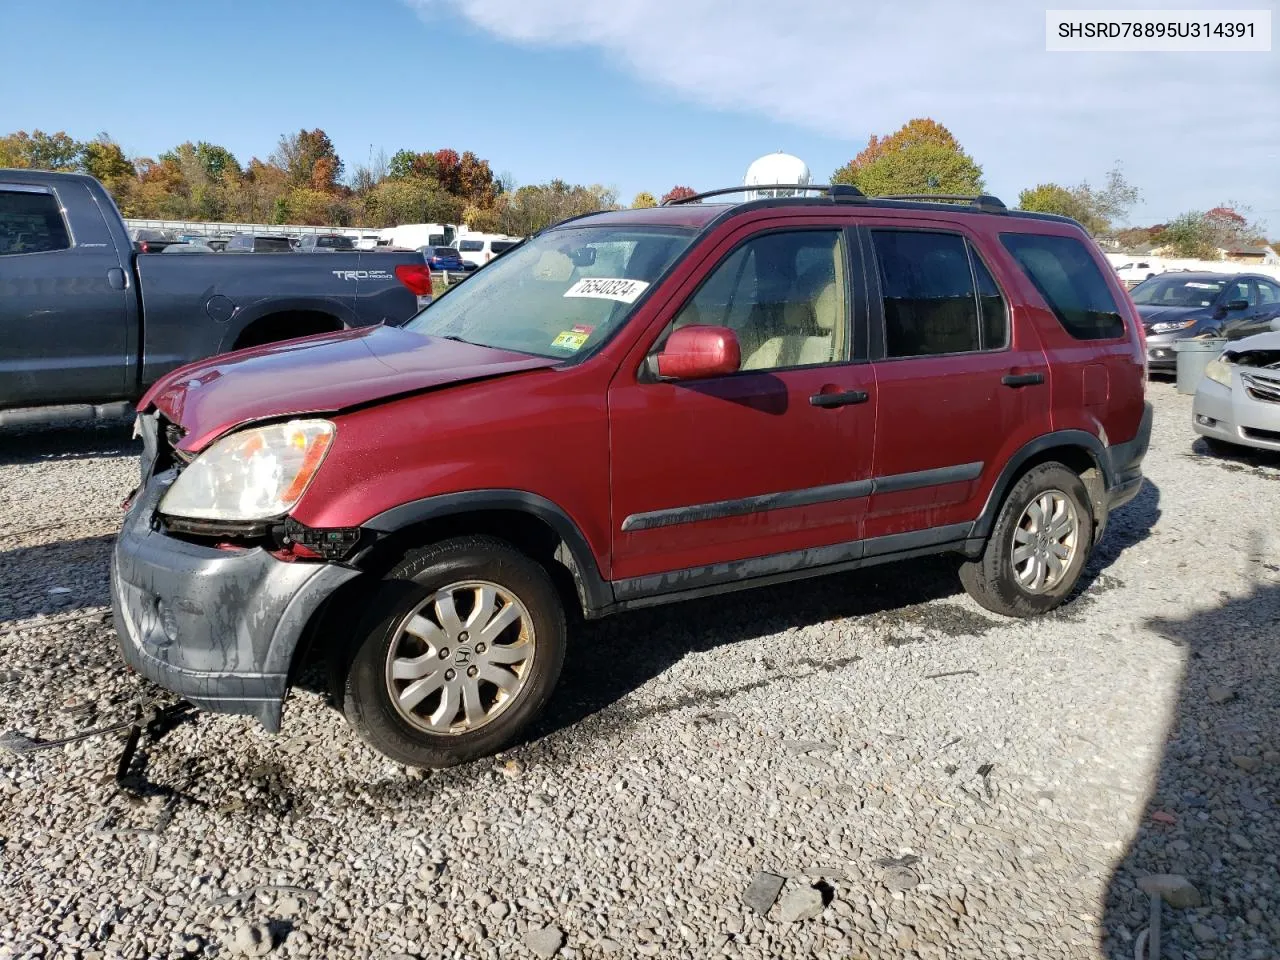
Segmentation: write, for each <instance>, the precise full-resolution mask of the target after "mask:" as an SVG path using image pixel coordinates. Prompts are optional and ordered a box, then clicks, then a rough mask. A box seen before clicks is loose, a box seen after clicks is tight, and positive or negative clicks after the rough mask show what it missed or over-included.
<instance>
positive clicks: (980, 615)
mask: <svg viewBox="0 0 1280 960" xmlns="http://www.w3.org/2000/svg"><path fill="white" fill-rule="evenodd" d="M1159 518H1160V490H1159V488H1158V487H1157V486H1156V485H1155V484H1153V483H1152V482H1151V481H1150V480H1148V481H1145V482H1144V483H1143V485H1142V489H1141V490H1140V491H1139V492H1138V495H1137V496H1136V497H1135V498H1134V499H1133V500H1132V501H1131V502H1130V503H1129V504H1127V505H1126V506H1125V507H1124V508H1123V509H1122V510H1120V511H1117V513H1116V515H1115V516H1114V517H1113V518H1112V521H1111V524H1110V525H1109V527H1108V529H1107V533H1106V535H1105V536H1104V537H1103V540H1102V542H1101V544H1099V546H1098V548H1097V550H1096V551H1095V552H1094V555H1093V557H1092V559H1091V560H1090V562H1089V566H1088V567H1087V568H1086V570H1085V573H1084V576H1083V577H1082V578H1081V581H1080V585H1079V586H1078V587H1077V589H1076V591H1075V593H1074V594H1073V596H1072V598H1071V599H1070V600H1069V601H1068V602H1067V604H1066V605H1064V607H1063V608H1061V609H1062V610H1063V611H1064V614H1065V615H1067V616H1071V615H1073V614H1072V611H1073V608H1074V607H1076V605H1077V604H1078V602H1079V601H1080V600H1082V599H1085V598H1086V595H1087V594H1088V593H1089V591H1090V590H1094V591H1096V590H1100V589H1111V588H1113V587H1115V586H1119V585H1120V582H1119V581H1115V580H1114V578H1110V579H1107V577H1106V574H1105V570H1106V569H1107V568H1108V567H1110V566H1111V565H1112V564H1113V563H1114V562H1115V561H1116V559H1117V558H1118V557H1119V556H1120V554H1121V553H1122V552H1123V551H1125V550H1127V549H1129V548H1131V547H1133V546H1134V545H1136V544H1138V543H1141V542H1142V541H1143V540H1145V539H1146V538H1147V537H1148V536H1149V535H1150V532H1151V529H1152V527H1154V526H1155V524H1156V521H1157V520H1159ZM958 564H959V560H958V558H955V557H933V558H926V559H915V560H908V561H903V562H901V563H896V564H890V565H886V566H883V567H872V568H868V569H866V570H863V571H858V572H854V573H848V574H833V575H831V576H827V577H819V578H817V579H814V580H807V581H802V582H799V583H792V584H785V585H781V586H776V587H769V588H764V589H757V590H752V591H750V592H749V593H746V592H744V593H739V594H726V595H721V596H717V597H709V598H707V599H705V600H694V601H688V602H685V603H678V604H674V605H672V606H667V607H659V608H655V609H652V610H642V611H637V612H633V613H628V614H624V615H622V616H620V617H614V618H609V619H607V620H602V621H597V622H592V623H586V624H583V625H581V626H580V627H579V628H578V629H577V630H576V631H574V638H573V640H572V641H571V647H570V650H569V653H568V656H567V657H566V659H565V666H564V673H563V674H562V676H561V680H560V683H559V685H558V686H557V688H556V695H555V696H554V697H553V698H552V699H551V702H550V703H549V704H548V706H547V710H546V712H545V713H544V714H543V716H542V718H541V720H540V721H539V722H538V723H537V724H536V725H535V727H534V729H533V730H532V732H531V734H530V739H534V740H536V739H539V738H541V737H545V736H547V735H548V734H551V733H554V732H556V731H558V730H561V729H563V728H565V727H572V726H575V725H577V724H579V723H581V722H582V721H583V720H584V719H586V718H588V717H591V716H592V715H594V714H597V713H599V712H600V711H602V710H604V709H605V708H606V707H609V706H611V705H613V704H615V703H617V702H618V701H620V700H623V699H624V698H625V697H627V695H628V694H630V693H631V692H633V691H634V690H636V689H638V688H639V687H641V686H642V685H644V684H645V683H647V682H648V681H649V680H650V679H652V678H653V677H656V676H658V675H659V674H661V673H662V672H664V671H665V670H667V669H668V668H669V667H670V666H672V665H673V664H675V663H676V662H678V661H679V660H680V659H681V658H683V657H684V656H686V655H688V654H690V653H700V652H704V651H707V650H711V649H714V648H717V647H723V646H729V645H732V644H736V643H739V642H741V641H745V640H752V639H756V638H759V637H765V636H770V635H774V634H782V633H784V631H786V630H788V628H801V627H806V626H811V625H814V624H819V623H827V622H831V621H837V620H841V619H846V618H862V619H865V618H874V619H875V621H876V623H875V626H876V627H877V629H878V630H880V631H882V635H883V642H884V643H885V644H886V645H890V646H898V645H901V644H902V643H908V642H912V641H911V639H910V638H909V636H904V635H903V633H905V632H908V631H902V630H900V629H899V628H902V627H908V626H909V627H911V628H915V629H925V630H930V631H933V632H936V633H941V634H943V635H945V636H950V637H965V636H976V635H979V634H982V633H985V632H986V631H988V630H991V629H993V628H995V627H997V626H999V625H1000V624H1002V623H1005V622H1007V621H1004V620H1002V619H1001V618H1000V617H998V616H996V615H995V614H989V613H986V612H985V611H981V610H977V609H974V608H973V607H972V606H969V605H967V604H965V605H961V604H959V603H934V602H933V601H939V600H943V601H945V600H948V599H949V598H953V597H958V596H959V595H960V594H962V593H963V592H964V591H963V588H962V587H961V585H960V580H959V578H958V576H957V574H956V569H957V566H958ZM1112 581H1114V582H1112ZM784 639H785V638H784ZM766 659H767V660H768V661H770V662H768V663H766V664H765V666H766V667H768V668H770V670H769V672H770V673H771V674H772V673H773V672H774V671H773V666H774V665H775V664H776V665H777V667H778V672H777V676H778V678H779V679H780V678H783V677H794V676H795V675H797V674H798V673H800V672H804V671H811V670H834V669H839V668H841V667H843V666H846V665H847V664H848V663H849V662H851V661H850V660H849V659H848V658H841V657H835V658H827V659H822V658H813V657H812V655H810V656H808V657H806V651H805V649H804V647H800V646H794V647H790V646H789V647H784V646H779V647H778V649H777V650H776V654H771V655H769V656H767V657H766ZM853 659H857V658H856V657H855V658H853ZM768 682H772V679H769V680H763V681H751V682H750V683H749V684H748V685H747V686H745V687H741V688H728V689H724V690H717V691H715V692H713V693H703V694H692V693H691V694H690V695H689V696H688V697H682V698H678V699H677V700H675V701H673V702H671V703H668V704H663V705H661V706H659V707H656V708H641V709H638V710H637V709H628V708H623V709H620V710H611V711H609V712H608V715H607V716H603V717H599V718H597V720H596V722H599V723H603V724H605V725H606V726H608V725H610V724H614V723H616V724H618V725H621V724H626V723H632V722H635V721H636V720H639V719H644V718H645V717H647V716H651V715H653V714H654V713H657V712H661V713H666V712H670V711H673V710H679V709H686V708H689V707H698V706H702V707H707V708H713V707H715V705H716V703H717V702H719V701H722V700H727V699H729V698H731V697H733V696H736V695H737V694H739V693H741V692H743V691H744V690H745V689H748V688H750V687H754V686H759V685H761V684H763V683H768Z"/></svg>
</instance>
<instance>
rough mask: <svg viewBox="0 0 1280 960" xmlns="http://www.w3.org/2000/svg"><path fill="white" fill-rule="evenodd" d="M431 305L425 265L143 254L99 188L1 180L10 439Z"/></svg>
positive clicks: (66, 180)
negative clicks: (216, 358)
mask: <svg viewBox="0 0 1280 960" xmlns="http://www.w3.org/2000/svg"><path fill="white" fill-rule="evenodd" d="M430 297H431V275H430V272H429V270H428V269H427V266H426V263H425V261H424V260H423V258H422V254H421V253H419V252H417V251H378V252H372V251H366V252H362V251H350V252H343V251H336V252H326V253H294V252H289V253H277V254H255V255H253V256H241V257H235V256H228V255H227V254H191V255H189V256H167V255H165V254H163V253H146V254H140V253H137V252H135V249H134V245H133V243H132V242H131V241H130V239H129V235H128V233H127V231H126V230H125V224H124V221H123V220H122V219H121V217H120V212H119V211H118V210H117V209H116V206H115V203H114V202H113V201H112V199H111V197H110V195H109V194H108V193H107V192H106V190H104V189H103V187H102V185H101V184H100V183H98V181H97V180H95V179H93V178H92V177H87V176H82V175H80V174H73V173H48V172H41V171H34V170H3V169H0V427H3V426H11V425H19V424H27V423H39V422H45V421H48V420H52V419H55V418H63V417H66V416H77V417H86V418H87V417H99V418H104V417H115V416H119V415H122V414H124V413H126V412H127V411H128V409H129V405H130V404H131V402H132V401H134V400H136V399H137V398H138V397H140V396H141V395H142V394H143V392H144V391H145V390H146V388H147V387H148V386H150V385H151V384H152V383H153V382H155V381H156V380H157V379H158V378H159V377H161V376H162V375H163V374H165V373H167V372H168V371H170V370H172V369H174V368H175V367H178V366H181V365H182V364H185V363H188V362H189V361H192V360H197V359H200V358H202V357H208V356H212V355H214V354H218V353H224V352H226V351H228V350H236V349H239V348H241V347H251V346H259V345H261V344H264V343H272V342H275V341H278V340H288V339H292V338H294V337H301V336H306V335H308V334H313V333H327V332H331V331H335V330H341V329H343V328H349V327H361V326H370V325H372V324H378V323H387V324H400V323H403V322H404V321H406V320H408V319H409V318H410V317H411V316H413V315H414V314H415V313H417V311H418V310H419V309H420V308H421V307H422V306H424V305H425V304H426V303H428V302H430Z"/></svg>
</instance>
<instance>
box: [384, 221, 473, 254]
mask: <svg viewBox="0 0 1280 960" xmlns="http://www.w3.org/2000/svg"><path fill="white" fill-rule="evenodd" d="M379 235H380V236H381V238H382V240H383V242H384V243H385V244H386V245H388V246H392V247H401V248H403V249H406V250H417V249H418V248H420V247H447V246H449V245H450V244H452V243H453V240H454V237H456V236H457V235H458V227H457V226H456V225H455V224H452V223H401V224H398V225H397V226H394V227H385V228H383V229H382V230H381V231H380V233H379Z"/></svg>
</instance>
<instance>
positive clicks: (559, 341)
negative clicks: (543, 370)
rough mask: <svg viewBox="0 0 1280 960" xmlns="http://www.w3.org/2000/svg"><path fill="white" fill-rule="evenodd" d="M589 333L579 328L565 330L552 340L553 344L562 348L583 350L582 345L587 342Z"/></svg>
mask: <svg viewBox="0 0 1280 960" xmlns="http://www.w3.org/2000/svg"><path fill="white" fill-rule="evenodd" d="M589 336H591V334H589V333H581V332H579V331H578V330H576V329H575V330H564V331H561V333H560V334H559V335H558V336H557V337H556V338H555V339H554V340H552V341H551V346H553V347H559V348H560V349H561V350H581V349H582V345H583V344H584V343H586V342H587V337H589Z"/></svg>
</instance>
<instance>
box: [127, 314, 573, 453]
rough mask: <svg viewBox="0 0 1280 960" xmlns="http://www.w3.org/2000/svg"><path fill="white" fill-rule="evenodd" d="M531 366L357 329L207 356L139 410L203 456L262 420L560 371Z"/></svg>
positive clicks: (162, 384)
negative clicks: (153, 414)
mask: <svg viewBox="0 0 1280 960" xmlns="http://www.w3.org/2000/svg"><path fill="white" fill-rule="evenodd" d="M558 362H559V361H557V360H555V359H553V358H549V357H531V356H529V355H528V354H523V353H511V352H509V351H506V350H496V349H493V348H491V347H482V346H477V345H475V344H470V343H459V342H457V341H454V340H440V339H436V338H434V337H427V336H423V335H422V334H418V333H410V332H408V331H406V330H401V329H399V328H396V327H384V326H377V327H360V328H357V329H355V330H342V331H339V332H338V333H325V334H319V335H317V336H314V337H306V338H304V339H302V340H292V341H288V342H286V343H276V344H269V345H267V346H264V347H254V348H252V349H250V350H240V351H237V352H235V353H228V354H223V355H222V356H218V357H210V358H209V359H207V360H199V361H197V362H195V363H192V364H188V365H187V366H185V367H180V368H179V369H177V370H174V371H173V372H172V373H169V374H167V375H166V376H164V377H162V378H161V379H160V380H158V381H157V382H156V383H155V385H154V386H152V388H151V389H150V390H148V391H147V393H146V395H145V396H144V397H143V398H142V399H141V400H140V401H139V402H138V410H139V412H146V411H148V410H149V409H151V408H153V407H154V408H155V409H157V410H159V411H160V412H161V413H163V414H164V415H165V417H166V418H168V419H169V420H170V421H172V422H173V423H176V424H179V425H180V426H181V427H182V428H183V430H184V431H185V436H184V437H183V439H182V441H181V442H180V443H179V444H178V446H179V448H180V449H182V450H185V451H189V452H192V453H198V452H200V451H201V450H203V449H204V448H205V447H207V446H208V445H209V444H210V443H212V442H213V441H214V440H215V439H217V438H218V437H219V436H221V435H222V434H224V433H226V432H227V431H228V430H231V429H234V428H235V427H238V426H240V425H242V424H245V423H250V422H252V421H256V420H266V419H275V418H279V417H289V416H300V415H304V414H324V413H335V412H337V411H339V410H343V409H346V408H348V407H354V406H359V405H361V404H365V403H370V402H375V401H378V400H385V399H389V398H391V397H395V396H399V395H403V394H408V393H413V392H415V391H419V390H428V389H431V388H433V387H440V386H445V385H446V384H451V383H462V382H464V381H467V380H478V379H484V378H488V377H496V376H502V375H504V374H509V373H515V372H518V371H521V370H536V369H540V368H545V367H550V366H554V365H555V364H556V363H558Z"/></svg>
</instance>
